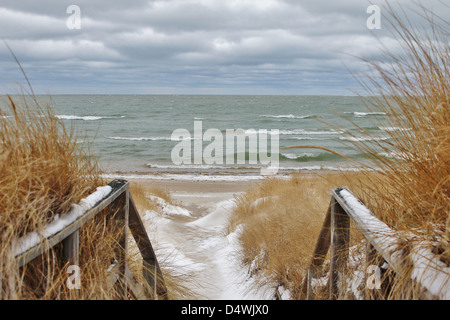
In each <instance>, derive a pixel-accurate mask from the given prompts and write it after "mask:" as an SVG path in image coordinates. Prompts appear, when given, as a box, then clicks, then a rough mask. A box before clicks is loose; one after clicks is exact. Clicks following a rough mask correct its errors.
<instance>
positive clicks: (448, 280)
mask: <svg viewBox="0 0 450 320" xmlns="http://www.w3.org/2000/svg"><path fill="white" fill-rule="evenodd" d="M351 222H353V224H354V225H355V226H356V228H357V229H358V230H359V231H360V232H361V233H362V234H363V236H364V237H365V239H366V240H367V241H366V242H367V252H366V261H367V264H370V263H373V261H374V258H377V259H378V260H381V262H379V265H381V263H384V262H386V263H387V264H388V266H389V268H391V269H392V270H393V271H394V274H395V273H401V272H402V271H403V272H404V270H405V269H404V267H405V263H409V265H410V267H412V268H414V267H415V268H416V270H419V271H418V273H416V275H415V277H414V278H411V277H410V279H409V282H410V284H411V287H414V288H416V292H418V293H420V294H419V296H420V298H421V299H448V298H449V297H450V274H449V272H448V271H449V270H450V269H448V268H445V264H444V267H443V264H441V263H439V262H436V261H437V260H439V258H438V259H431V258H429V257H428V259H417V260H418V261H415V263H412V264H411V260H410V259H411V250H414V249H411V248H414V245H415V244H414V243H412V244H411V248H410V250H409V253H406V252H405V251H404V250H402V247H401V245H400V243H401V241H400V240H399V239H400V237H399V235H398V234H397V233H396V232H394V231H393V230H392V229H391V228H389V227H388V226H387V225H386V224H385V223H383V222H381V221H380V220H378V219H377V218H376V217H375V216H374V215H373V213H372V212H371V211H370V210H369V209H368V208H367V207H366V206H365V205H364V204H363V203H362V202H361V201H360V200H358V199H357V198H356V197H355V196H354V195H353V194H352V193H351V192H350V190H348V188H346V187H341V188H337V189H334V190H333V191H332V196H331V202H330V206H329V208H328V211H327V214H326V217H325V220H324V223H323V226H322V229H321V232H320V235H319V238H318V241H317V243H316V247H315V250H314V254H313V257H312V259H311V261H310V264H309V268H308V269H307V274H306V277H305V278H304V281H303V284H302V294H303V297H304V298H306V299H308V300H309V299H314V297H315V292H314V289H313V282H319V283H321V282H320V280H319V279H321V280H323V279H324V277H326V275H325V274H324V270H323V269H324V268H323V265H324V262H325V259H326V258H327V255H328V252H329V251H330V255H329V259H330V265H329V274H328V279H327V281H326V295H327V297H328V298H329V299H338V298H340V297H342V294H343V290H346V289H347V288H348V286H347V285H346V279H348V276H349V270H348V267H349V243H350V224H351ZM427 250H428V251H427V252H430V253H431V252H432V250H429V248H428V249H427ZM416 252H417V251H416ZM408 254H409V255H408ZM443 269H445V270H443ZM410 271H411V269H410ZM411 274H414V273H411ZM388 280H389V279H388ZM322 283H323V281H322ZM436 289H438V290H436ZM366 290H367V289H366ZM383 294H384V297H386V294H387V293H386V292H383Z"/></svg>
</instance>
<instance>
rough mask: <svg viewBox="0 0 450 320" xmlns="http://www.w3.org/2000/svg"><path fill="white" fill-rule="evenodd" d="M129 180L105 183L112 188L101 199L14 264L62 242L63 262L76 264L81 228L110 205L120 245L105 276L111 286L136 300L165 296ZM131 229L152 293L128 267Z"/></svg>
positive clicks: (49, 235)
mask: <svg viewBox="0 0 450 320" xmlns="http://www.w3.org/2000/svg"><path fill="white" fill-rule="evenodd" d="M129 185H130V184H129V182H128V181H125V180H114V181H112V182H110V183H109V184H108V186H109V187H110V188H111V191H110V192H109V194H108V195H107V196H105V197H104V198H103V199H101V200H99V201H98V203H96V204H95V205H94V206H93V207H91V208H90V209H89V210H87V211H86V212H84V213H83V214H82V215H81V216H79V217H78V218H77V219H75V220H74V221H71V222H70V223H69V224H68V225H67V226H65V227H63V228H62V229H61V230H57V231H56V232H53V233H50V234H46V237H45V239H41V241H40V242H39V243H37V244H36V245H33V246H30V247H29V248H28V247H27V248H26V250H24V251H23V250H22V251H23V252H20V253H18V254H17V255H16V256H15V260H16V265H17V267H21V266H23V265H25V264H27V263H28V262H30V261H31V260H33V259H34V258H36V257H38V256H39V255H41V254H43V253H44V252H45V251H47V250H48V249H50V248H52V247H54V246H55V245H57V244H59V243H62V245H63V251H64V260H65V262H70V263H71V264H73V265H77V264H78V263H79V245H80V241H82V239H80V232H79V230H80V228H81V227H82V226H83V225H84V224H85V223H86V222H87V221H89V220H91V219H92V218H94V217H95V216H96V215H97V214H98V213H99V212H101V211H102V210H104V209H106V208H108V207H110V208H112V209H113V210H111V212H112V213H113V214H114V215H113V217H112V218H113V219H114V221H115V222H116V226H117V230H118V244H119V248H118V250H117V253H116V260H117V261H116V263H115V264H114V266H113V268H111V271H110V272H111V273H110V275H109V276H108V280H109V285H110V287H112V286H114V285H116V284H118V283H120V285H118V286H117V288H120V289H119V290H123V292H122V293H123V294H124V295H122V296H125V295H127V294H128V293H129V294H131V295H132V296H133V297H134V298H137V299H150V298H152V299H157V298H159V299H163V300H167V299H168V294H167V288H166V285H165V283H164V278H163V275H162V273H161V269H160V267H159V264H158V260H157V258H156V255H155V252H154V250H153V247H152V244H151V242H150V239H149V237H148V234H147V232H146V230H145V227H144V224H143V223H142V220H141V217H140V215H139V213H138V210H137V209H136V206H135V203H134V201H133V197H132V196H131V194H130V192H129ZM128 230H130V231H131V234H132V235H133V237H134V239H135V241H136V244H137V247H138V249H139V251H140V253H141V255H142V259H143V268H142V270H143V278H144V279H145V281H146V282H147V283H148V284H149V285H150V287H151V288H153V292H148V290H144V289H143V287H142V286H141V285H140V284H139V283H137V282H136V280H135V279H134V277H133V275H132V273H131V271H130V270H129V268H128V266H127V261H126V258H127V257H126V255H127V249H128V245H127V237H128V235H127V232H128Z"/></svg>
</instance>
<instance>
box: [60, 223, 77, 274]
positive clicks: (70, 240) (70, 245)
mask: <svg viewBox="0 0 450 320" xmlns="http://www.w3.org/2000/svg"><path fill="white" fill-rule="evenodd" d="M62 243H63V250H64V260H65V261H67V262H69V263H70V264H73V265H77V266H78V265H79V264H80V257H79V255H80V230H77V231H75V232H74V233H72V234H71V235H69V236H68V237H67V238H65V239H64V240H63V241H62Z"/></svg>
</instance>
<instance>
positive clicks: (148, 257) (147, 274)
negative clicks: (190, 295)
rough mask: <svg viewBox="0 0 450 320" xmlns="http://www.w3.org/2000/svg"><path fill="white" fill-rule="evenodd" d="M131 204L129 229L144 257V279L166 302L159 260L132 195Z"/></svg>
mask: <svg viewBox="0 0 450 320" xmlns="http://www.w3.org/2000/svg"><path fill="white" fill-rule="evenodd" d="M129 204H130V208H129V210H130V217H129V218H130V221H129V227H130V231H131V233H132V234H133V237H134V239H135V241H136V244H137V246H138V248H139V251H140V252H141V255H142V259H143V276H144V279H145V280H146V281H147V283H148V284H149V285H150V286H151V287H152V288H155V291H156V294H157V295H158V296H160V297H161V298H162V299H164V300H165V299H167V297H168V296H167V288H166V285H165V282H164V277H163V275H162V272H161V268H160V267H159V263H158V259H157V258H156V255H155V252H154V250H153V246H152V243H151V241H150V238H149V237H148V234H147V231H146V230H145V226H144V223H143V222H142V219H141V217H140V215H139V212H138V210H137V208H136V205H135V203H134V200H133V197H132V196H131V195H130V198H129Z"/></svg>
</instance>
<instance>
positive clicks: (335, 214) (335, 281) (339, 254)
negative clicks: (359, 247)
mask: <svg viewBox="0 0 450 320" xmlns="http://www.w3.org/2000/svg"><path fill="white" fill-rule="evenodd" d="M349 242H350V218H349V216H348V215H347V213H346V212H345V211H344V209H342V207H341V205H340V204H339V203H338V202H337V201H336V200H335V199H334V198H333V203H332V206H331V252H330V254H331V261H330V280H329V292H330V299H337V298H338V297H339V288H340V286H341V285H342V281H343V279H345V277H344V273H345V272H346V268H347V263H348V254H349Z"/></svg>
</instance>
